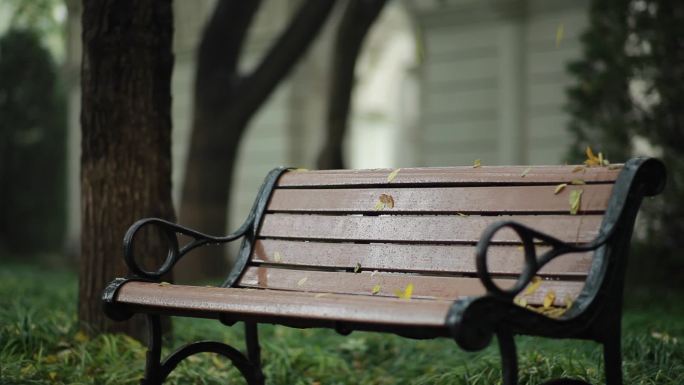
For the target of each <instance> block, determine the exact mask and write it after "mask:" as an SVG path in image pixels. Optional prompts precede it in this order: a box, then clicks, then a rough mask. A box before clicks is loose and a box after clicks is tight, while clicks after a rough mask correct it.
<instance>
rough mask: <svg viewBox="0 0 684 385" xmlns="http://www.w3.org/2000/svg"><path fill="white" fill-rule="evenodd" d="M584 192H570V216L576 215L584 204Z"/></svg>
mask: <svg viewBox="0 0 684 385" xmlns="http://www.w3.org/2000/svg"><path fill="white" fill-rule="evenodd" d="M583 192H584V190H572V191H570V196H569V199H568V200H569V203H570V214H572V215H576V214H577V213H578V212H579V210H580V206H581V204H582V203H581V202H582V193H583Z"/></svg>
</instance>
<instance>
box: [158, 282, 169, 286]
mask: <svg viewBox="0 0 684 385" xmlns="http://www.w3.org/2000/svg"><path fill="white" fill-rule="evenodd" d="M158 285H159V286H169V285H170V283H168V282H165V281H161V282H159V283H158Z"/></svg>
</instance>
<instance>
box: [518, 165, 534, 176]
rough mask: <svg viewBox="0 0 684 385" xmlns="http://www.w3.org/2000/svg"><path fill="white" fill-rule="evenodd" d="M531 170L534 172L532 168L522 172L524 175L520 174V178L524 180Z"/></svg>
mask: <svg viewBox="0 0 684 385" xmlns="http://www.w3.org/2000/svg"><path fill="white" fill-rule="evenodd" d="M530 170H532V167H528V168H526V169H525V170H524V171H523V172H522V174H520V176H521V177H523V178H524V177H525V175H527V173H528V172H530Z"/></svg>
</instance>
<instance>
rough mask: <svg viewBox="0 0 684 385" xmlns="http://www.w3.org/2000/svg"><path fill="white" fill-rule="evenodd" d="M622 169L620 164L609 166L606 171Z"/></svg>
mask: <svg viewBox="0 0 684 385" xmlns="http://www.w3.org/2000/svg"><path fill="white" fill-rule="evenodd" d="M621 168H622V165H620V164H611V165H609V166H608V170H619V169H621Z"/></svg>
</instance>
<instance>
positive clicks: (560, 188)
mask: <svg viewBox="0 0 684 385" xmlns="http://www.w3.org/2000/svg"><path fill="white" fill-rule="evenodd" d="M566 187H568V184H567V183H561V184H559V185H558V186H556V189H555V190H554V191H553V194H554V195H557V194H558V193H560V192H561V191H563V189H564V188H566Z"/></svg>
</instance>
